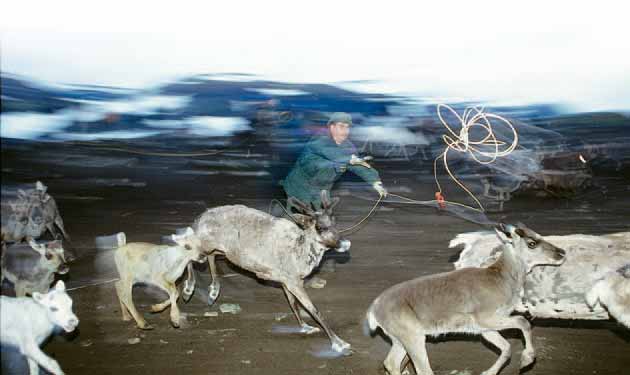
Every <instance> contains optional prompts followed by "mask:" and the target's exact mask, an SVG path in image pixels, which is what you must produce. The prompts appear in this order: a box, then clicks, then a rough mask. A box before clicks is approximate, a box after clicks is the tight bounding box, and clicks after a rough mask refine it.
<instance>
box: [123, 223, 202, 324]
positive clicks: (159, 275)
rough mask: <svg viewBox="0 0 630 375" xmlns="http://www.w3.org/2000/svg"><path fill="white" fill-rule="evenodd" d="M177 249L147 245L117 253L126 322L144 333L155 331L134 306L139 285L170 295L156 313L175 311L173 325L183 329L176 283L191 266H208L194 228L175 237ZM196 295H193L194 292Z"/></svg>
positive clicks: (155, 307)
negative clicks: (136, 288)
mask: <svg viewBox="0 0 630 375" xmlns="http://www.w3.org/2000/svg"><path fill="white" fill-rule="evenodd" d="M171 239H172V241H173V242H174V243H175V245H155V244H152V243H145V242H131V243H128V244H125V245H123V246H121V247H119V248H117V249H116V252H115V254H114V260H115V261H116V268H117V270H118V275H119V276H120V280H119V281H117V282H116V294H117V295H118V300H119V301H120V309H121V312H122V319H123V320H125V321H129V320H131V318H132V317H133V319H134V320H135V321H136V324H137V326H138V328H140V329H147V330H148V329H153V326H151V325H149V324H148V323H147V322H146V320H145V319H144V318H143V317H142V315H141V314H140V313H139V312H138V310H137V309H136V307H135V305H134V304H133V296H132V290H133V285H134V284H136V283H144V284H150V285H155V286H157V287H158V288H160V289H162V290H163V291H165V292H166V293H168V296H169V298H168V299H166V300H165V301H164V302H162V303H158V304H155V305H152V306H151V311H152V312H160V311H163V310H164V309H166V308H167V307H169V306H170V307H171V314H170V318H171V324H172V325H173V327H175V328H178V327H179V318H180V313H179V307H178V306H177V299H178V298H179V291H178V290H177V286H176V285H175V282H176V281H177V279H179V277H180V276H181V275H182V274H183V273H184V269H185V268H186V267H187V266H189V265H190V264H191V262H204V261H205V260H206V255H207V254H206V253H204V252H203V251H200V249H201V246H200V244H199V240H198V238H197V236H195V234H194V232H193V230H192V228H190V227H189V228H187V229H186V231H185V232H184V233H182V234H179V235H178V234H174V235H172V236H171ZM190 294H192V291H190Z"/></svg>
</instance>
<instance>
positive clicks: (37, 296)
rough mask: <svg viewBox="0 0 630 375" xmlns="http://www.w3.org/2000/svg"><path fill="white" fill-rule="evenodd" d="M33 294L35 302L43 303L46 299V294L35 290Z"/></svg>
mask: <svg viewBox="0 0 630 375" xmlns="http://www.w3.org/2000/svg"><path fill="white" fill-rule="evenodd" d="M31 296H32V297H33V300H35V302H38V303H42V302H43V301H44V296H43V295H42V294H41V293H38V292H34V293H33V294H32V295H31Z"/></svg>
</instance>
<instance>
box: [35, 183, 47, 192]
mask: <svg viewBox="0 0 630 375" xmlns="http://www.w3.org/2000/svg"><path fill="white" fill-rule="evenodd" d="M35 189H36V190H37V191H40V192H42V193H45V192H46V190H47V189H48V188H47V187H46V185H44V184H42V182H41V181H37V182H36V183H35Z"/></svg>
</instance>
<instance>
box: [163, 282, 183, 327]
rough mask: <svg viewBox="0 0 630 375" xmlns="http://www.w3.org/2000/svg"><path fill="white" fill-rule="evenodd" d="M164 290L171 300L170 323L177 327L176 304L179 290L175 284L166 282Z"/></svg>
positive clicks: (177, 312) (177, 313) (177, 314)
mask: <svg viewBox="0 0 630 375" xmlns="http://www.w3.org/2000/svg"><path fill="white" fill-rule="evenodd" d="M163 287H165V289H166V291H167V292H168V296H169V297H170V300H171V324H172V325H173V327H175V328H179V315H180V314H179V306H177V298H178V297H179V291H178V290H177V286H176V285H175V284H166V285H164V286H163Z"/></svg>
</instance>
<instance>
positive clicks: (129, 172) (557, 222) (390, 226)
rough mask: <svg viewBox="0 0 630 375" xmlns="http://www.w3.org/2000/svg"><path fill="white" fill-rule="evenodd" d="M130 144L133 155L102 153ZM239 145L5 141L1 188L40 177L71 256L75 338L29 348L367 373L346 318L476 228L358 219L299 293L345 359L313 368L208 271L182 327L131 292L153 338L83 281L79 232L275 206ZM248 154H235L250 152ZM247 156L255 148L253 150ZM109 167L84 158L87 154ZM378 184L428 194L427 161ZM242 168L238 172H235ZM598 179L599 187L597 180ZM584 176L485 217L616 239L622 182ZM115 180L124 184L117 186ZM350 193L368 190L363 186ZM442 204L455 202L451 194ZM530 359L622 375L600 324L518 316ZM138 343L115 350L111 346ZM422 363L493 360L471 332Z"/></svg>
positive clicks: (114, 361)
mask: <svg viewBox="0 0 630 375" xmlns="http://www.w3.org/2000/svg"><path fill="white" fill-rule="evenodd" d="M118 146H123V147H144V146H145V145H129V144H125V145H118ZM247 151H248V149H247V147H244V148H243V147H241V148H240V149H239V150H230V152H228V153H223V154H220V155H217V156H209V157H204V158H199V159H198V160H197V161H195V160H192V159H187V158H172V157H171V158H161V157H147V156H143V155H138V154H130V153H122V152H116V151H112V150H109V151H106V150H99V151H97V150H95V149H94V148H93V147H86V146H77V145H74V146H69V145H61V144H46V143H44V144H32V143H17V144H16V143H5V142H4V140H3V148H2V177H3V182H2V184H3V187H5V186H10V185H12V184H16V183H26V182H28V183H32V182H35V181H36V180H38V179H39V180H41V181H42V182H44V183H45V184H46V185H48V187H49V190H48V191H49V193H50V194H52V195H53V196H54V197H55V198H56V200H57V203H58V206H59V209H60V211H61V214H62V216H63V219H64V221H65V224H66V229H67V231H68V232H69V233H70V235H71V236H72V243H71V244H69V245H67V246H66V248H70V249H71V250H72V251H74V252H75V253H76V254H77V255H78V256H79V259H78V260H77V261H76V262H75V263H74V264H71V271H70V273H69V277H68V279H67V286H68V287H69V288H75V287H82V286H86V287H84V288H80V289H75V290H72V291H70V292H69V294H70V295H71V297H72V298H73V300H74V303H75V305H74V310H75V313H76V314H77V315H78V317H79V319H80V321H81V322H80V325H79V328H78V331H77V332H76V334H74V335H72V336H70V337H57V338H54V339H52V340H51V341H50V342H49V343H48V344H47V345H46V346H45V347H44V350H45V352H46V353H48V354H49V355H51V356H53V357H54V358H56V359H57V360H58V361H59V363H60V365H61V367H62V368H63V369H64V371H66V372H67V373H68V374H91V375H97V374H114V373H116V374H156V373H157V374H178V373H186V374H208V373H210V374H249V373H251V374H254V373H255V374H301V373H309V374H382V373H384V370H383V369H382V365H381V363H382V361H383V359H384V358H385V355H386V353H387V351H388V349H389V344H388V343H387V342H386V341H385V340H384V339H383V338H382V337H380V336H376V337H374V338H371V337H367V336H365V335H364V334H363V329H362V319H363V316H364V313H365V310H366V309H367V307H368V306H369V304H370V303H371V302H372V300H373V299H374V298H375V297H376V296H377V295H378V294H379V293H380V292H381V291H383V290H384V289H386V288H387V287H389V286H391V285H393V284H395V283H398V282H401V281H404V280H408V279H411V278H414V277H417V276H421V275H427V274H432V273H436V272H442V271H448V270H451V269H452V268H453V266H452V264H451V262H452V261H454V260H455V259H456V256H457V253H458V250H457V249H448V247H447V245H448V242H449V240H450V239H452V238H453V237H454V236H455V235H456V234H458V233H461V232H466V231H473V230H479V229H482V228H481V227H480V226H478V225H476V224H472V223H469V222H467V221H464V220H461V219H459V218H456V217H452V216H447V215H443V214H440V213H438V212H437V211H436V210H435V209H433V208H428V207H423V206H402V205H383V206H381V207H380V208H379V209H378V210H377V212H376V214H375V215H374V216H373V217H372V218H371V219H370V220H369V222H368V223H367V224H366V225H365V226H364V227H363V228H362V229H361V230H360V231H358V232H356V233H354V234H352V235H351V236H350V239H351V240H352V242H353V246H352V250H351V260H350V261H349V262H346V263H344V264H340V265H338V267H337V272H335V273H334V274H326V275H325V276H324V277H325V278H326V279H327V281H328V284H327V285H326V287H325V288H324V289H309V290H308V293H309V295H310V296H311V298H312V300H313V301H314V303H315V304H316V305H317V306H318V307H319V309H320V310H321V311H322V313H323V315H324V318H325V320H326V321H327V322H328V323H329V325H330V326H331V327H332V328H333V329H334V330H335V331H336V333H337V334H338V335H339V336H340V337H342V338H343V339H345V340H346V341H348V342H350V343H351V344H352V346H353V349H354V354H352V355H351V356H349V357H342V358H333V359H327V358H319V357H318V356H316V355H315V354H314V353H316V352H317V351H319V350H321V349H322V348H326V347H327V346H328V340H327V338H326V337H325V336H324V335H323V334H315V335H313V336H304V335H301V334H277V333H273V332H272V330H273V329H274V327H275V328H283V327H287V326H295V321H294V318H293V317H292V315H291V312H290V309H289V306H288V304H287V302H286V300H285V297H284V295H283V293H282V290H281V289H279V288H277V287H274V286H272V285H266V284H263V283H261V282H258V281H257V280H256V279H254V278H253V277H251V276H250V275H249V274H247V273H245V272H242V271H239V270H238V269H235V268H234V267H232V266H230V265H229V264H228V263H226V261H224V260H221V261H219V268H220V272H221V273H222V274H223V280H222V283H223V290H222V294H221V297H220V298H219V301H218V303H217V304H215V305H214V306H212V307H208V306H207V305H206V303H205V291H204V290H203V288H204V287H205V285H207V284H208V280H209V277H208V276H206V272H205V271H204V272H201V274H200V278H201V280H198V281H199V283H198V285H199V286H200V288H198V289H197V291H196V293H195V296H193V298H192V300H191V302H190V303H188V304H183V303H180V306H181V310H182V312H183V313H184V314H185V315H186V318H185V319H183V324H182V328H180V329H174V328H172V327H171V326H170V324H169V320H168V313H167V312H164V313H161V314H151V313H150V312H149V305H150V304H151V303H154V302H156V301H158V300H161V298H162V295H161V294H160V295H158V294H159V292H154V291H153V290H152V289H147V288H142V287H138V288H136V289H135V301H136V305H137V306H138V308H139V310H141V311H143V312H145V316H146V317H147V320H148V322H149V323H151V324H154V325H155V326H156V329H155V330H153V331H140V330H138V329H136V328H135V325H134V324H133V323H132V322H123V321H122V320H121V314H120V310H119V304H118V301H117V299H116V295H115V291H114V287H113V284H112V283H111V282H110V283H105V284H102V285H98V286H87V285H89V284H91V283H96V282H99V281H108V280H111V279H113V278H115V277H116V271H115V268H114V265H113V261H112V258H111V255H112V254H111V252H107V251H105V252H103V251H98V250H96V249H95V247H94V238H95V236H98V235H104V234H105V235H107V234H113V233H116V232H119V231H124V232H125V233H126V234H127V239H128V241H129V242H131V241H150V242H156V243H157V242H159V241H160V237H161V236H162V235H165V234H170V233H173V232H174V231H175V229H176V228H180V227H184V226H187V225H189V224H190V223H192V221H193V220H194V219H195V218H196V217H197V216H198V215H199V214H200V213H202V212H203V211H204V210H205V208H207V207H213V206H217V205H222V204H234V203H241V204H246V205H249V206H252V207H256V208H259V209H261V210H264V211H267V210H268V207H269V202H270V200H271V199H272V198H281V197H282V194H281V192H280V190H278V189H277V188H276V187H274V184H273V183H272V177H271V175H269V174H267V175H265V174H264V173H263V174H261V173H258V174H256V173H255V172H256V171H259V172H260V171H265V170H268V165H267V164H266V163H267V161H268V160H270V158H269V155H268V154H266V153H265V152H262V153H260V152H258V153H260V154H261V155H257V152H252V153H250V154H249V156H247ZM250 151H251V150H250ZM255 151H256V150H255ZM98 156H100V157H107V158H109V159H97V158H96V157H98ZM375 166H376V167H377V168H378V169H379V170H380V171H381V175H382V178H383V181H384V182H385V185H386V186H387V187H389V188H390V190H391V191H392V192H395V193H399V194H402V195H405V196H410V197H412V198H415V199H420V200H428V199H432V197H433V193H434V191H435V185H434V182H433V180H432V175H431V174H430V171H431V165H430V164H429V163H428V162H425V163H419V162H418V161H408V160H402V161H387V162H386V161H385V160H377V161H376V162H375ZM243 172H253V173H243ZM611 176H612V177H611ZM611 176H608V177H606V176H598V177H597V179H596V182H597V183H598V184H599V186H600V187H601V186H606V187H607V191H608V194H607V195H603V194H602V193H601V191H600V190H601V189H600V188H597V189H594V190H591V191H589V192H587V193H586V194H585V195H583V196H581V197H579V198H576V199H573V200H552V199H539V198H531V197H529V198H528V197H524V196H521V197H518V196H517V197H516V198H514V199H513V200H512V201H510V202H508V203H506V205H505V211H504V212H502V213H494V214H491V215H489V216H490V217H491V218H492V219H494V220H504V221H506V222H516V221H522V222H524V223H526V224H527V225H529V226H530V227H532V228H533V229H535V230H537V231H539V232H540V233H542V234H569V233H588V234H603V233H611V232H615V231H621V230H629V220H628V218H629V217H630V194H629V192H630V180H629V179H628V177H627V175H626V176H625V177H619V176H615V175H614V174H612V175H611ZM120 179H128V180H120ZM354 188H355V185H354V184H353V183H352V181H346V182H344V183H342V184H341V185H340V186H339V189H337V191H334V192H333V194H334V195H338V196H341V197H342V202H341V204H340V205H339V207H338V209H337V212H338V215H339V216H338V223H339V226H340V227H341V228H346V227H349V226H350V225H352V224H354V223H355V222H357V221H358V220H360V218H362V217H363V215H365V214H367V212H368V211H369V210H370V208H371V205H372V204H371V203H370V202H369V201H366V200H362V199H358V198H356V197H355V196H354V190H353V189H354ZM360 194H362V195H363V196H373V193H372V192H371V191H368V190H364V191H361V192H360ZM447 198H450V199H452V200H460V201H461V200H462V199H463V196H458V194H456V193H454V192H447ZM221 303H237V304H239V305H240V306H241V308H242V311H241V312H240V313H239V314H236V315H232V314H222V313H219V315H218V317H205V316H204V313H205V312H208V311H218V307H219V304H221ZM532 323H533V326H534V343H535V345H536V347H537V352H538V360H537V363H536V364H535V365H534V367H533V368H532V369H531V370H530V371H529V373H530V374H532V375H534V374H540V375H557V374H602V375H603V374H611V375H613V374H614V375H621V374H627V373H628V371H629V370H628V369H629V368H630V333H629V331H628V330H626V329H624V328H622V327H621V326H619V325H618V324H616V323H615V322H612V321H611V322H572V321H537V320H536V321H533V322H532ZM506 335H507V336H509V337H510V342H511V344H512V348H513V355H512V358H513V359H512V361H511V362H510V364H509V365H508V366H507V367H506V368H505V369H504V370H503V371H502V374H515V373H517V371H518V370H517V365H518V362H519V360H518V356H519V355H520V352H521V350H522V347H523V346H522V340H521V338H520V334H519V333H518V332H507V333H506ZM136 337H138V338H140V339H141V342H140V343H138V344H135V345H131V344H129V343H128V341H127V340H129V339H131V338H136ZM428 350H429V357H430V360H431V364H432V366H433V369H434V371H435V373H436V374H443V375H445V374H471V373H472V374H477V373H480V372H481V371H483V370H485V369H487V368H488V367H490V365H491V364H492V363H493V362H494V361H495V360H496V358H497V355H496V353H495V352H493V351H492V350H490V349H489V348H487V347H486V346H485V345H483V344H482V343H481V341H480V340H479V339H478V338H477V337H446V338H439V339H433V340H432V341H431V343H430V344H429V345H428Z"/></svg>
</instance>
